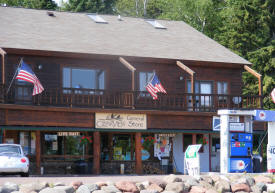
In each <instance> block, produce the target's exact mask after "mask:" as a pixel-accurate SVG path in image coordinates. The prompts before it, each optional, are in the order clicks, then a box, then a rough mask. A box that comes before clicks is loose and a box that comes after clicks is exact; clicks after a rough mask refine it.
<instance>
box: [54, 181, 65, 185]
mask: <svg viewBox="0 0 275 193" xmlns="http://www.w3.org/2000/svg"><path fill="white" fill-rule="evenodd" d="M53 186H66V185H65V184H64V183H63V182H56V183H54V184H53Z"/></svg>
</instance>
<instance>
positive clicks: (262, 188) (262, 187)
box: [255, 182, 266, 192]
mask: <svg viewBox="0 0 275 193" xmlns="http://www.w3.org/2000/svg"><path fill="white" fill-rule="evenodd" d="M255 186H257V187H258V188H259V189H260V191H261V192H263V191H266V185H265V184H264V183H262V182H259V183H256V184H255Z"/></svg>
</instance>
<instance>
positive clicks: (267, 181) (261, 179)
mask: <svg viewBox="0 0 275 193" xmlns="http://www.w3.org/2000/svg"><path fill="white" fill-rule="evenodd" d="M254 180H255V183H258V182H262V183H264V184H271V183H272V179H271V178H270V177H267V176H260V175H259V176H254Z"/></svg>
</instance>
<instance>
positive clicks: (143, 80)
mask: <svg viewBox="0 0 275 193" xmlns="http://www.w3.org/2000/svg"><path fill="white" fill-rule="evenodd" d="M153 74H154V73H153V72H139V90H140V91H142V93H140V96H143V97H150V96H151V95H150V94H149V93H148V92H147V90H146V85H147V83H148V82H149V81H150V80H151V78H152V77H153Z"/></svg>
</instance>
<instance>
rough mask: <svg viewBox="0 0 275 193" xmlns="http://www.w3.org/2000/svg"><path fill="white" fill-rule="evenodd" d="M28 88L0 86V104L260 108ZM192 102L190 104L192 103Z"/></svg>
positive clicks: (224, 99)
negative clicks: (33, 93) (35, 90)
mask: <svg viewBox="0 0 275 193" xmlns="http://www.w3.org/2000/svg"><path fill="white" fill-rule="evenodd" d="M32 89H33V87H32V86H22V85H20V86H18V85H15V86H13V87H12V88H11V89H10V91H9V92H8V93H6V91H7V88H6V87H5V86H4V85H0V103H2V104H20V105H32V106H49V107H50V106H51V107H70V108H105V109H136V110H163V111H197V112H216V111H217V110H218V109H222V108H230V109H256V108H261V105H262V98H261V97H260V96H240V95H218V94H190V93H184V94H173V93H169V94H167V95H165V94H160V95H159V98H158V100H153V99H152V97H151V96H150V95H149V93H148V92H141V91H108V90H95V89H72V88H61V89H60V88H56V89H45V91H44V92H42V93H41V94H39V95H36V96H32ZM193 101H194V102H193Z"/></svg>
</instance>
